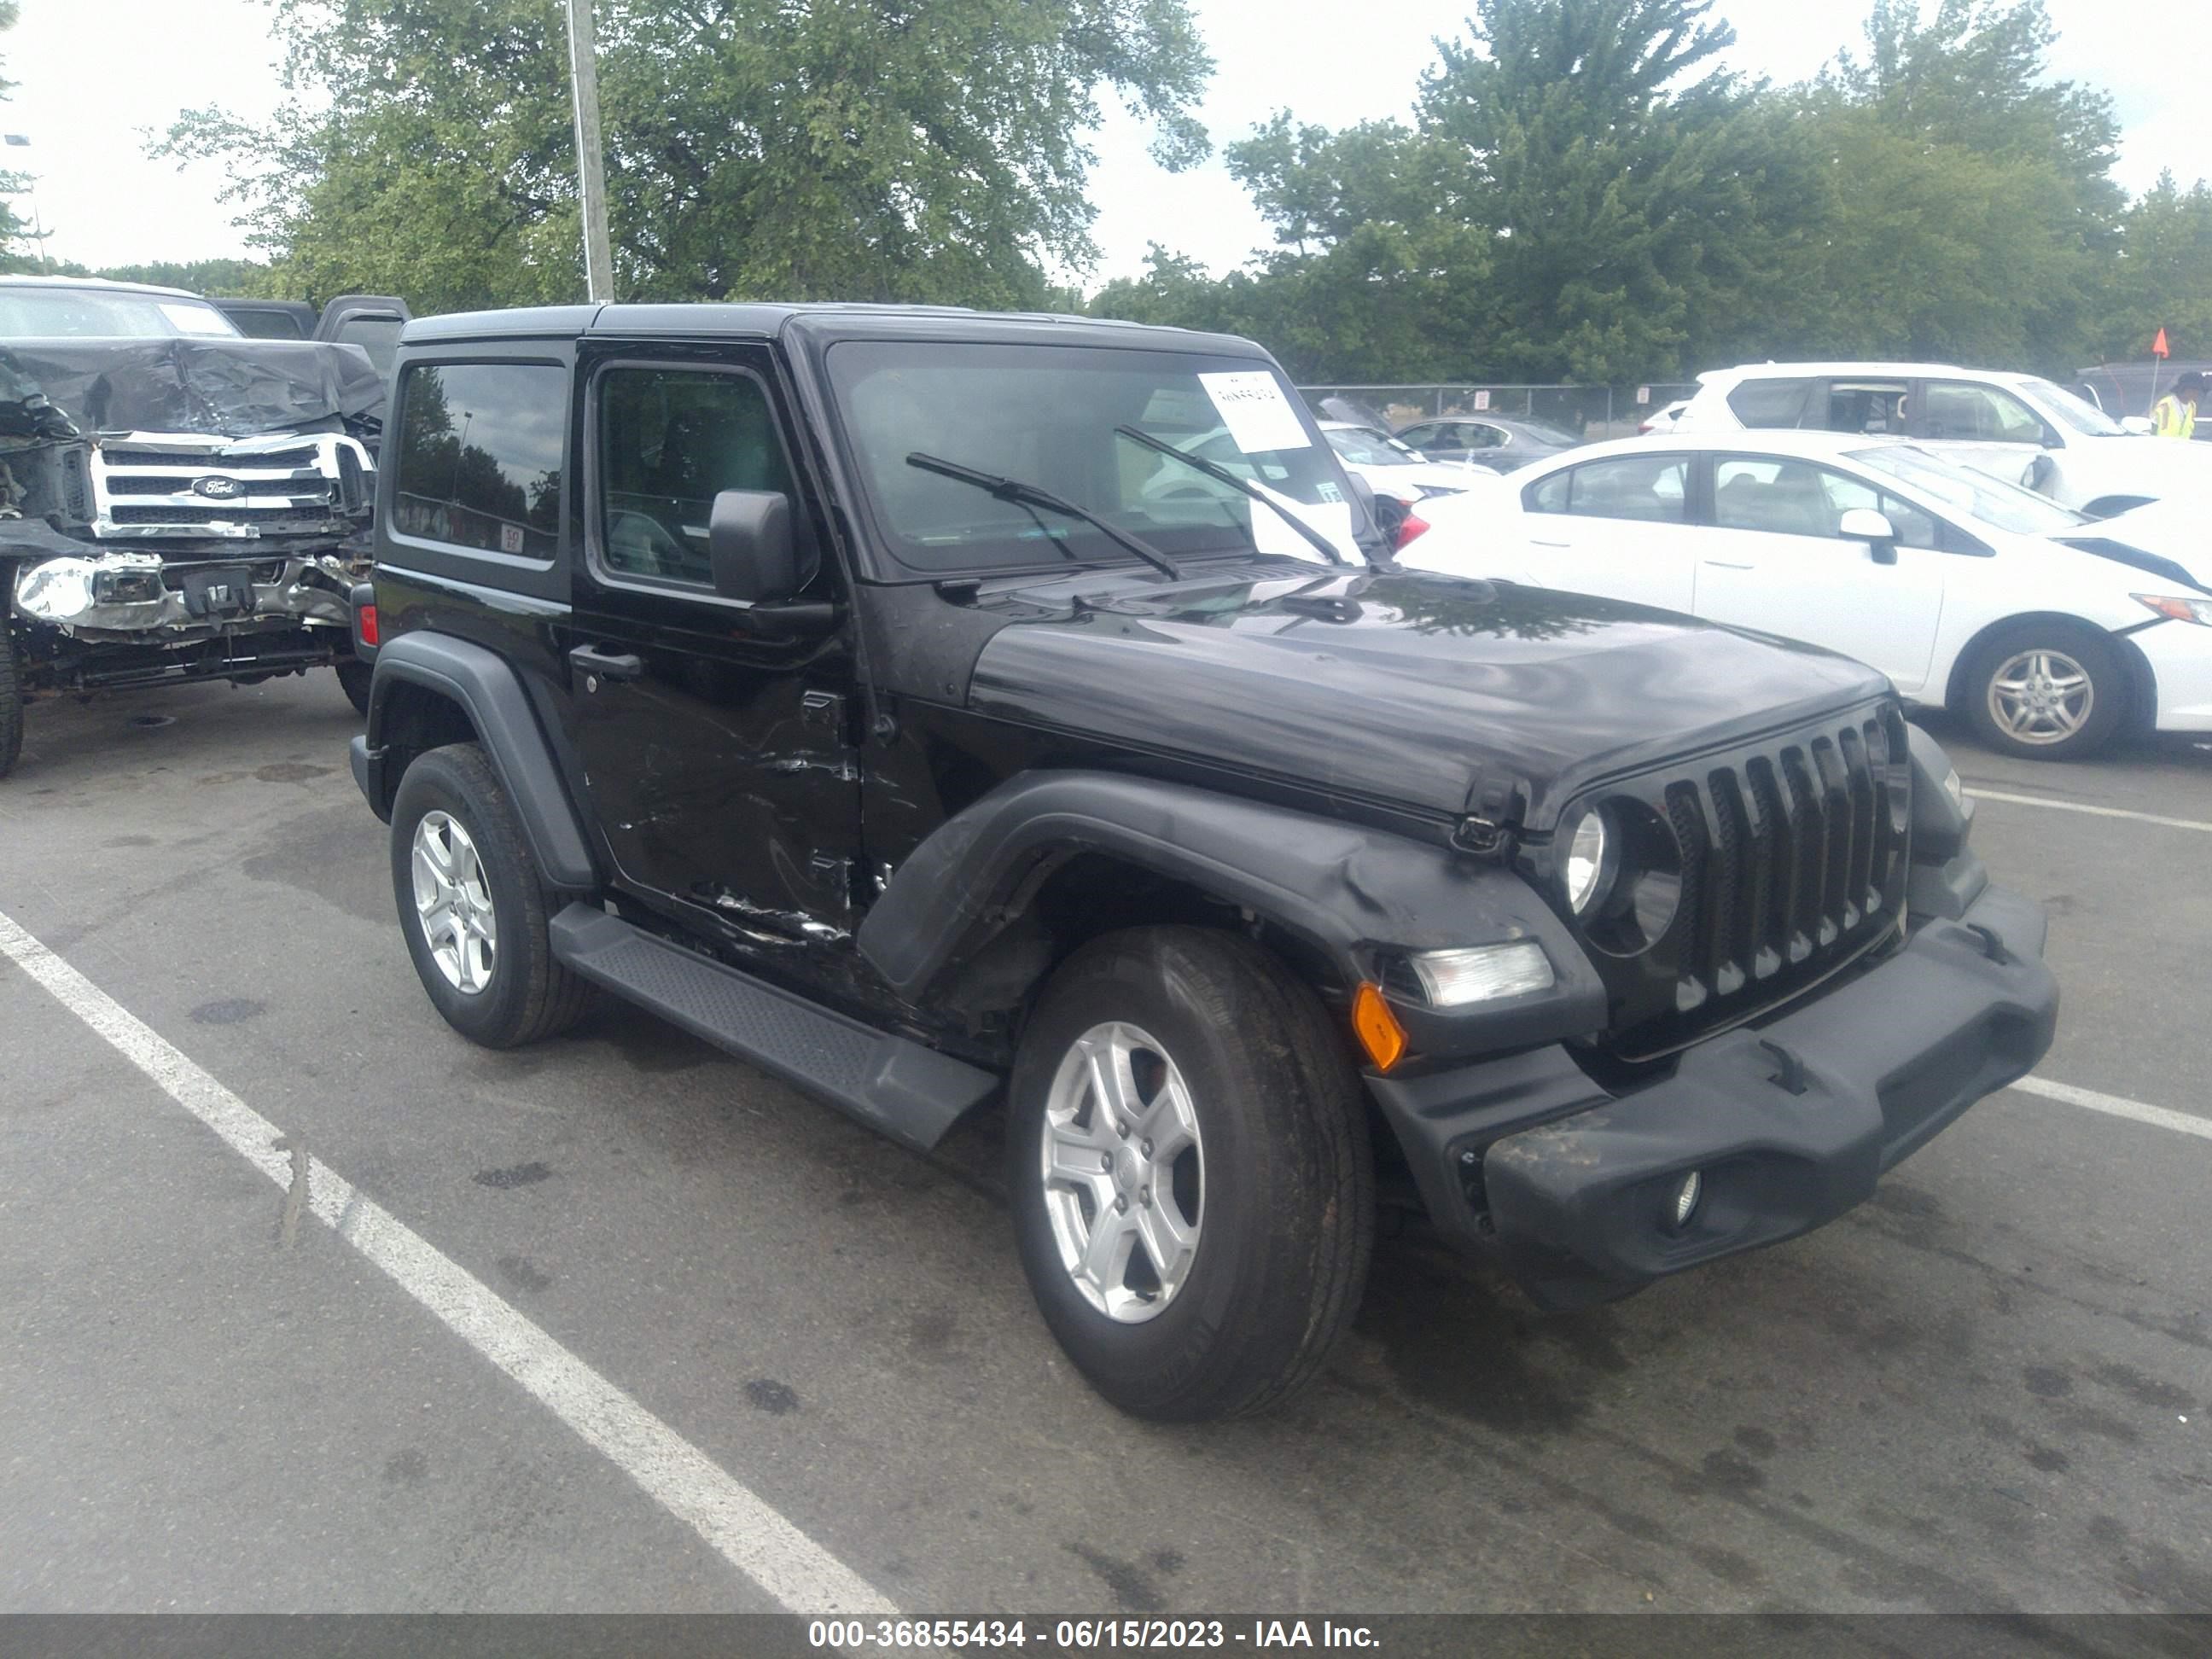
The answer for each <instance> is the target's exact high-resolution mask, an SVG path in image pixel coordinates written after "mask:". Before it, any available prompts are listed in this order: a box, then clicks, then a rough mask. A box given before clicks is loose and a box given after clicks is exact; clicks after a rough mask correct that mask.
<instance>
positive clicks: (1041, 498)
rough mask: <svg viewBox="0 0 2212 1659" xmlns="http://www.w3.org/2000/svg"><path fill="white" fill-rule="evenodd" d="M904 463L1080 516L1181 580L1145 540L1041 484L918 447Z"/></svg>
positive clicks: (1022, 503) (1015, 500) (1003, 497)
mask: <svg viewBox="0 0 2212 1659" xmlns="http://www.w3.org/2000/svg"><path fill="white" fill-rule="evenodd" d="M906 464H907V465H908V466H918V467H920V468H921V470H922V471H924V472H934V473H936V474H937V475H938V476H939V477H945V478H957V480H959V482H961V483H964V484H973V485H975V488H976V489H981V490H983V491H985V492H987V494H989V495H993V496H994V497H995V498H997V499H998V500H1000V501H1009V502H1012V504H1013V505H1015V506H1017V507H1049V508H1050V509H1051V510H1052V511H1054V513H1066V515H1067V516H1068V517H1069V518H1071V519H1076V520H1081V521H1082V522H1083V523H1085V524H1087V525H1089V526H1091V528H1092V529H1093V530H1096V531H1097V532H1099V533H1100V534H1101V535H1103V536H1104V537H1105V538H1106V539H1107V540H1109V541H1110V542H1112V543H1114V544H1116V545H1117V546H1121V547H1125V548H1127V549H1128V550H1129V551H1130V552H1132V553H1133V554H1135V555H1136V556H1138V557H1139V558H1140V559H1142V560H1143V561H1144V562H1146V564H1148V565H1150V566H1152V568H1153V569H1155V570H1157V571H1158V572H1160V573H1161V574H1163V575H1167V576H1172V577H1174V578H1175V579H1176V580H1178V581H1180V580H1182V570H1181V569H1180V568H1177V566H1176V562H1175V561H1174V560H1173V559H1170V557H1168V556H1167V555H1166V554H1164V553H1163V552H1161V551H1160V550H1159V549H1158V548H1157V547H1154V546H1152V544H1149V543H1146V542H1141V541H1139V540H1138V539H1137V538H1135V537H1134V536H1132V535H1131V534H1130V533H1129V532H1127V531H1126V530H1123V529H1121V528H1120V527H1118V526H1115V525H1113V524H1110V523H1109V522H1108V521H1107V520H1104V519H1102V518H1101V517H1099V516H1098V514H1097V513H1093V512H1092V511H1091V509H1090V508H1089V507H1078V506H1077V505H1076V504H1075V503H1074V502H1073V501H1068V500H1067V499H1066V498H1065V497H1064V496H1060V495H1054V494H1053V493H1052V491H1050V490H1049V489H1045V488H1044V487H1043V486H1042V485H1041V484H1033V483H1023V482H1022V480H1020V479H1019V478H1002V477H1000V476H999V475H998V474H997V473H995V472H981V471H977V470H976V469H975V468H974V467H972V466H963V465H960V463H959V462H957V461H948V460H946V459H945V458H944V457H942V456H940V455H925V454H923V453H921V451H920V450H918V449H917V450H916V451H915V453H913V454H911V455H909V456H908V457H907V458H906Z"/></svg>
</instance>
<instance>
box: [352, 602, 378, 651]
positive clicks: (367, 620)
mask: <svg viewBox="0 0 2212 1659" xmlns="http://www.w3.org/2000/svg"><path fill="white" fill-rule="evenodd" d="M353 626H354V636H355V637H356V639H358V640H359V641H361V642H362V644H363V645H365V646H367V647H368V648H369V649H370V650H372V651H374V649H375V648H376V647H378V646H379V645H380V644H381V643H382V642H383V641H380V639H379V638H378V637H377V629H376V607H375V606H374V605H356V606H355V607H354V611H353Z"/></svg>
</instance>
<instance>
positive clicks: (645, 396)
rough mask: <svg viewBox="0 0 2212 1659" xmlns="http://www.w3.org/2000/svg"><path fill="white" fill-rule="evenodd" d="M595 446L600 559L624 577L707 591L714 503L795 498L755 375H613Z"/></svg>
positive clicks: (603, 379)
mask: <svg viewBox="0 0 2212 1659" xmlns="http://www.w3.org/2000/svg"><path fill="white" fill-rule="evenodd" d="M599 481H600V482H599V549H600V556H601V557H602V558H603V559H604V560H605V562H606V565H607V568H609V569H611V570H614V571H617V572H619V573H620V574H623V575H626V576H643V577H646V578H648V579H650V580H655V581H666V582H683V583H686V584H688V585H690V586H697V587H707V586H711V585H712V583H713V581H714V566H713V564H712V563H711V562H710V561H709V560H708V554H707V526H708V520H709V519H710V518H711V517H712V516H713V513H714V497H715V496H716V495H719V494H720V492H721V491H723V490H725V489H768V490H776V491H780V492H781V493H782V494H783V495H787V496H788V495H792V493H793V492H792V488H791V472H790V469H789V467H788V466H787V465H786V462H785V459H784V453H783V445H782V442H781V440H780V439H779V437H778V436H777V435H776V429H775V413H774V411H773V410H771V409H770V408H769V402H768V396H767V393H766V392H764V391H763V389H762V386H761V384H760V382H759V381H758V380H755V379H753V378H752V376H750V374H736V373H731V372H726V371H722V372H718V371H714V370H708V369H694V368H610V369H608V370H607V371H606V372H605V374H601V375H600V377H599ZM797 507H798V503H797V502H796V501H795V500H794V501H793V512H794V514H795V513H796V512H797ZM801 539H802V544H803V543H804V538H803V537H802V538H801Z"/></svg>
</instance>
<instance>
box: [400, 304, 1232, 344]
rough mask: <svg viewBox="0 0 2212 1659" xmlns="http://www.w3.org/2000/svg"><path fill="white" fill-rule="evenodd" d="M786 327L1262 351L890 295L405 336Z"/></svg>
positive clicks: (436, 323)
mask: <svg viewBox="0 0 2212 1659" xmlns="http://www.w3.org/2000/svg"><path fill="white" fill-rule="evenodd" d="M786 331H792V332H795V333H801V334H805V335H806V336H808V337H810V339H811V341H812V342H814V343H828V342H829V341H832V340H839V339H878V340H881V339H906V340H963V341H979V342H988V341H1007V342H1025V343H1033V344H1061V345H1096V346H1123V347H1128V346H1138V347H1150V348H1152V349H1156V350H1170V351H1200V352H1211V353H1215V354H1218V355H1220V356H1236V357H1259V356H1263V355H1264V354H1263V353H1262V352H1261V349H1260V348H1259V347H1257V346H1255V345H1254V344H1253V343H1251V342H1250V341H1249V340H1244V339H1239V338H1238V337H1236V336H1234V335H1229V334H1200V333H1196V332H1194V331H1191V330H1188V329H1181V328H1164V327H1161V326H1158V325H1150V324H1144V323H1126V322H1121V321H1118V320H1115V319H1110V318H1102V317H1073V316H1069V315H1067V314H1066V313H1057V312H1006V311H970V310H968V309H967V308H965V307H960V306H887V305H845V304H822V305H714V304H696V305H649V304H648V305H599V306H590V305H582V306H527V307H518V308H516V309H514V310H511V311H464V312H455V313H450V314H448V315H447V316H442V317H418V318H416V319H415V320H414V321H413V322H411V323H410V324H408V325H407V328H406V331H405V332H404V334H402V335H401V337H400V343H401V344H402V345H403V346H422V345H429V344H433V343H444V342H447V341H453V342H459V341H464V340H513V339H579V338H581V337H585V336H587V335H588V336H599V337H616V338H623V339H638V338H651V337H655V336H660V337H671V338H684V339H696V338H697V337H700V336H702V335H714V336H720V337H727V338H747V339H773V338H775V337H778V336H780V335H781V334H783V333H785V332H786Z"/></svg>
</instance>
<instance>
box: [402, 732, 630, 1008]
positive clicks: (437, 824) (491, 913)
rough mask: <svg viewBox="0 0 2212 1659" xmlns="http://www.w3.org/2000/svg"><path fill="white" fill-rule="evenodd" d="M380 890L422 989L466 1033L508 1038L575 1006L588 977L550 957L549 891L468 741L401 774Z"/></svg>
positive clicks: (584, 994)
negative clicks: (388, 884)
mask: <svg viewBox="0 0 2212 1659" xmlns="http://www.w3.org/2000/svg"><path fill="white" fill-rule="evenodd" d="M392 896H393V897H394V899H395V900H396V901H397V902H398V908H399V927H400V931H401V932H402V933H404V934H405V935H406V939H407V954H408V955H409V956H410V957H412V958H414V962H415V972H416V975H417V976H418V977H419V978H420V979H421V980H422V988H423V990H424V991H426V992H428V994H429V998H430V1000H431V1002H432V1003H434V1004H435V1005H436V1007H437V1010H438V1012H440V1013H441V1014H443V1015H444V1016H445V1017H446V1023H447V1024H449V1025H451V1026H452V1027H453V1029H454V1030H457V1031H459V1033H460V1034H461V1035H462V1036H465V1037H467V1038H468V1039H469V1040H470V1041H471V1042H480V1043H482V1044H483V1046H484V1047H486V1048H516V1047H519V1046H520V1045H521V1044H523V1043H526V1042H537V1041H538V1039H539V1038H541V1037H548V1036H554V1035H556V1033H558V1032H561V1031H563V1030H567V1029H568V1027H569V1026H571V1025H573V1024H575V1023H576V1021H577V1019H578V1018H580V1016H581V1015H582V1013H583V1012H584V1009H585V1006H586V1001H587V1000H588V998H589V994H590V987H589V986H588V985H587V984H586V983H585V981H582V980H580V979H578V978H577V977H576V976H575V975H573V974H571V973H570V972H568V969H565V968H563V967H562V966H561V964H560V963H557V962H556V961H555V960H554V959H553V949H552V945H551V943H550V941H549V939H547V937H546V927H545V924H546V918H547V915H548V914H549V909H550V898H551V895H550V894H549V892H548V891H547V890H546V887H545V884H544V878H542V877H541V876H540V875H539V874H538V860H536V859H535V858H534V857H533V856H532V854H531V851H530V843H529V842H527V841H526V839H525V838H524V836H523V834H522V825H521V823H520V820H519V819H518V818H517V817H516V816H515V812H514V807H513V804H512V803H511V802H509V801H508V799H507V792H506V790H504V789H503V788H501V787H500V781H499V775H498V774H497V773H496V772H495V771H493V770H492V766H491V763H490V762H489V760H487V759H486V758H485V757H484V752H483V750H482V749H480V748H478V747H477V745H476V744H472V743H457V744H449V745H447V747H445V748H443V749H434V750H431V751H430V752H429V753H428V754H427V755H423V756H422V757H420V758H418V759H417V760H416V762H415V763H414V764H413V765H411V766H410V767H409V768H408V769H407V770H406V772H405V773H404V775H402V776H401V778H400V780H399V788H398V793H396V794H395V795H394V797H393V799H392Z"/></svg>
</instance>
